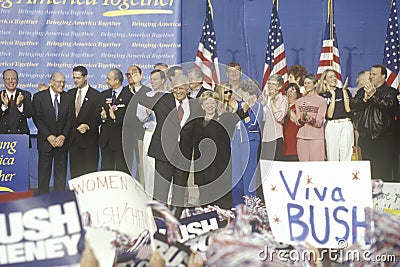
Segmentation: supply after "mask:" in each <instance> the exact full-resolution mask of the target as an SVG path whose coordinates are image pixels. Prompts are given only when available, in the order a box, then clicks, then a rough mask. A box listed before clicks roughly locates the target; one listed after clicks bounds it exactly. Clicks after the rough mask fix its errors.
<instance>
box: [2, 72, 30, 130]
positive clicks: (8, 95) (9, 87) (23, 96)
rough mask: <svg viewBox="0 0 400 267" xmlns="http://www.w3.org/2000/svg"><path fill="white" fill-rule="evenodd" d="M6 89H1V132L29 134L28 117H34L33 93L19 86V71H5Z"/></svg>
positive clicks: (4, 81)
mask: <svg viewBox="0 0 400 267" xmlns="http://www.w3.org/2000/svg"><path fill="white" fill-rule="evenodd" d="M3 83H4V87H5V90H3V91H1V93H0V96H1V117H0V133H2V134H29V128H28V123H27V119H28V118H30V117H32V113H33V109H32V102H31V93H29V92H28V91H25V90H21V89H19V88H17V86H18V73H17V71H15V70H13V69H7V70H5V71H3Z"/></svg>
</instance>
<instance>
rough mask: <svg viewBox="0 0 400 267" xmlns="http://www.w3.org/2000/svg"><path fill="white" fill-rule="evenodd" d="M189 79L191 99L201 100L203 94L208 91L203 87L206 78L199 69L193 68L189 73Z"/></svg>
mask: <svg viewBox="0 0 400 267" xmlns="http://www.w3.org/2000/svg"><path fill="white" fill-rule="evenodd" d="M188 79H189V87H190V90H189V96H190V97H191V98H199V97H200V96H201V94H202V93H204V92H205V91H208V89H206V88H204V87H203V81H204V76H203V72H202V71H201V69H199V68H193V69H190V70H189V71H188Z"/></svg>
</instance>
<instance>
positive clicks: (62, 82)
mask: <svg viewBox="0 0 400 267" xmlns="http://www.w3.org/2000/svg"><path fill="white" fill-rule="evenodd" d="M53 81H54V82H55V83H58V84H60V83H67V82H66V81H56V80H53Z"/></svg>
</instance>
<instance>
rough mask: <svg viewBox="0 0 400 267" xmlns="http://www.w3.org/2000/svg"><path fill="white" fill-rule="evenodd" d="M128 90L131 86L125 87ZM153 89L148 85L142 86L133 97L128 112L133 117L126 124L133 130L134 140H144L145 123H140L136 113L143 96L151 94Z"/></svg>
mask: <svg viewBox="0 0 400 267" xmlns="http://www.w3.org/2000/svg"><path fill="white" fill-rule="evenodd" d="M125 88H127V89H128V90H129V85H127V86H125V87H124V89H125ZM150 91H151V88H150V87H147V86H146V85H142V87H141V88H140V90H139V91H138V92H136V94H134V95H133V97H132V99H131V102H130V103H129V108H128V110H127V112H128V113H129V114H130V115H131V116H129V117H128V118H127V120H126V121H125V123H127V126H128V127H129V129H133V131H132V135H133V136H132V138H134V139H135V140H143V136H144V128H143V123H142V122H141V121H139V119H138V118H137V116H136V111H137V106H138V102H139V98H140V96H141V95H145V94H146V93H148V92H150Z"/></svg>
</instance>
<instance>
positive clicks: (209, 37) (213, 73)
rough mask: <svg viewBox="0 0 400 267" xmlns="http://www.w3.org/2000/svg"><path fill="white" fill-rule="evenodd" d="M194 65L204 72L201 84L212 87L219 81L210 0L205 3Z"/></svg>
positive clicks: (208, 87)
mask: <svg viewBox="0 0 400 267" xmlns="http://www.w3.org/2000/svg"><path fill="white" fill-rule="evenodd" d="M195 66H196V67H199V68H200V69H201V70H202V71H203V74H204V82H203V86H204V87H205V88H207V89H212V88H214V87H215V85H216V84H218V83H219V80H220V79H219V67H218V56H217V39H216V37H215V30H214V24H213V13H212V6H211V2H210V0H207V3H206V19H205V20H204V24H203V32H202V34H201V38H200V43H199V48H198V49H197V55H196V60H195Z"/></svg>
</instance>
